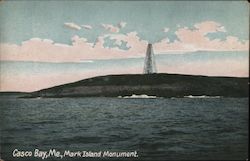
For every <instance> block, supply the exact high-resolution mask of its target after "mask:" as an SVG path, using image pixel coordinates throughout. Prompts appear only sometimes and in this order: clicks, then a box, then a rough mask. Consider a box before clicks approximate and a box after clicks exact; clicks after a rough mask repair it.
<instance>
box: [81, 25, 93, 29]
mask: <svg viewBox="0 0 250 161" xmlns="http://www.w3.org/2000/svg"><path fill="white" fill-rule="evenodd" d="M82 27H83V28H84V29H87V30H91V29H92V26H90V25H82Z"/></svg>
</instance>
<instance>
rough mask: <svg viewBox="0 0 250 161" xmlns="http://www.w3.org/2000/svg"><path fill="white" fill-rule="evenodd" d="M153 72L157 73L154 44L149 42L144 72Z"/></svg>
mask: <svg viewBox="0 0 250 161" xmlns="http://www.w3.org/2000/svg"><path fill="white" fill-rule="evenodd" d="M153 73H157V69H156V64H155V57H154V51H153V45H152V44H148V47H147V52H146V57H145V62H144V69H143V74H153Z"/></svg>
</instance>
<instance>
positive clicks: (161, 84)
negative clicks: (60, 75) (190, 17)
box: [23, 73, 249, 98]
mask: <svg viewBox="0 0 250 161" xmlns="http://www.w3.org/2000/svg"><path fill="white" fill-rule="evenodd" d="M248 85H249V83H248V78H239V77H211V76H196V75H180V74H166V73H152V74H124V75H106V76H97V77H93V78H88V79H83V80H80V81H77V82H73V83H68V84H63V85H59V86H55V87H51V88H47V89H42V90H39V91H35V92H31V93H28V94H26V95H25V96H23V97H24V98H35V97H41V98H50V97H52V98H63V97H120V98H121V97H126V96H131V95H147V96H156V97H163V98H171V97H177V98H179V97H185V96H220V97H248V95H249V93H248V88H249V87H248Z"/></svg>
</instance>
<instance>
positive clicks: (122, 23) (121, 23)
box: [118, 21, 127, 28]
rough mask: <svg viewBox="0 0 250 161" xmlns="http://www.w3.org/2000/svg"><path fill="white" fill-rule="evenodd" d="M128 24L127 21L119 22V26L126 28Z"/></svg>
mask: <svg viewBox="0 0 250 161" xmlns="http://www.w3.org/2000/svg"><path fill="white" fill-rule="evenodd" d="M126 25H127V23H126V22H123V21H121V22H120V23H119V24H118V27H119V28H124V27H125V26H126Z"/></svg>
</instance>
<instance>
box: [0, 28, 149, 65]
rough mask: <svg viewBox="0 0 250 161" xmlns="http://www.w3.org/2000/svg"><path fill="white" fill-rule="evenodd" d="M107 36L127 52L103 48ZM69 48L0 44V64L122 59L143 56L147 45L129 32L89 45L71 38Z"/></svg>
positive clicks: (39, 42)
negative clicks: (123, 45) (125, 48)
mask: <svg viewBox="0 0 250 161" xmlns="http://www.w3.org/2000/svg"><path fill="white" fill-rule="evenodd" d="M107 36H110V37H112V38H116V39H117V40H116V41H121V40H124V41H126V42H128V45H129V47H130V49H129V50H122V49H119V48H118V47H114V48H107V47H104V38H105V37H107ZM71 40H72V44H71V45H67V44H59V43H54V42H53V41H52V40H48V39H39V38H33V39H30V40H28V41H25V42H23V43H22V44H21V45H16V44H0V51H1V53H4V54H1V57H0V60H8V61H39V62H79V61H82V60H89V59H121V58H129V57H139V56H144V53H145V50H146V45H147V42H146V41H142V40H140V39H139V37H138V36H137V33H135V32H131V33H128V34H126V35H123V34H117V35H104V36H99V37H98V38H97V40H96V42H95V44H94V43H89V42H88V41H87V39H86V38H81V37H79V36H77V35H76V36H73V37H72V39H71Z"/></svg>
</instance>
